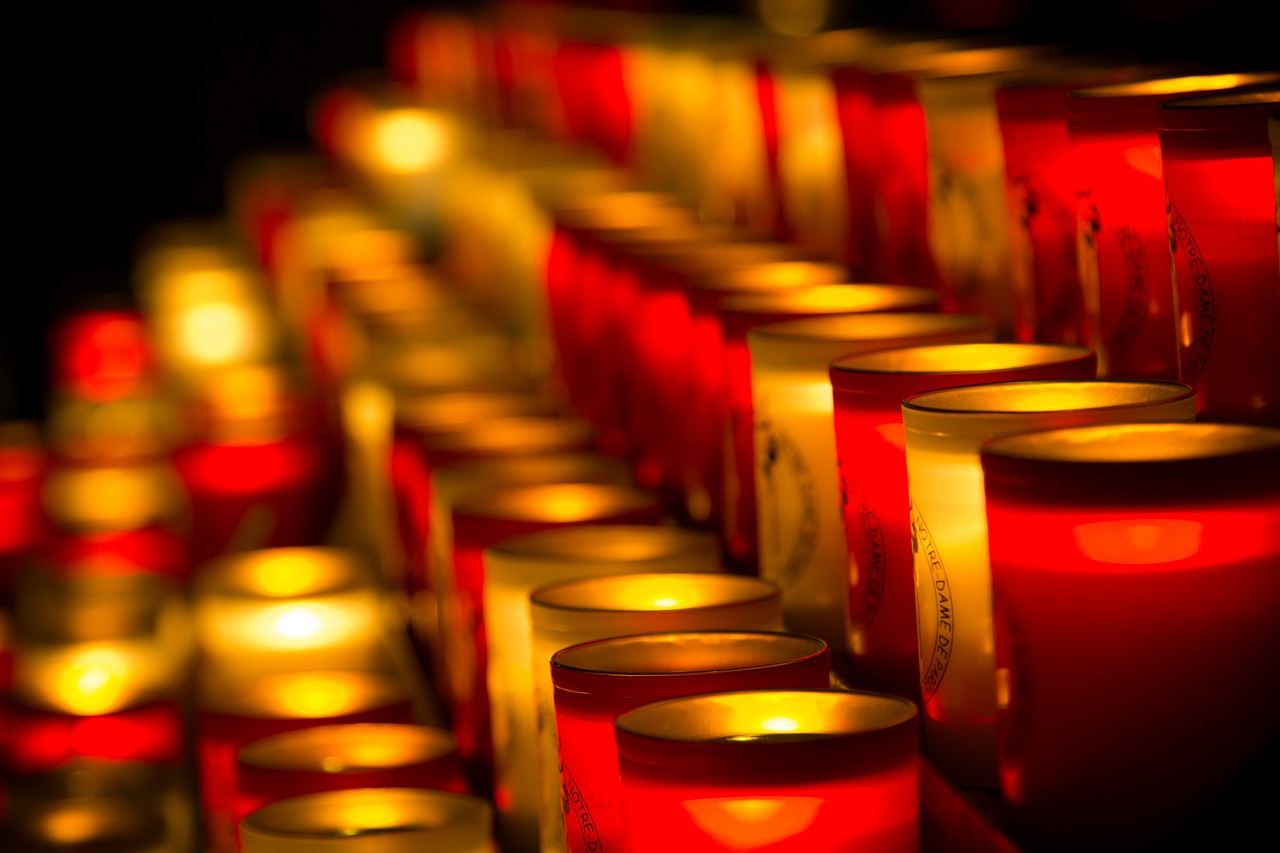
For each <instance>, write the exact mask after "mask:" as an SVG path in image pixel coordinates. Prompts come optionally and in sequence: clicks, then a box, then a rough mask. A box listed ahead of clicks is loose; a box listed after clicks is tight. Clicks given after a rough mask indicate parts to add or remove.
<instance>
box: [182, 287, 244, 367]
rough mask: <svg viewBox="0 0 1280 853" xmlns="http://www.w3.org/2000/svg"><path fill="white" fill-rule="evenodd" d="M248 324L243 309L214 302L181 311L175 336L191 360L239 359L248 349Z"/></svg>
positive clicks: (214, 362)
mask: <svg viewBox="0 0 1280 853" xmlns="http://www.w3.org/2000/svg"><path fill="white" fill-rule="evenodd" d="M249 325H250V324H249V320H248V317H247V316H246V314H245V312H244V311H241V310H237V308H236V307H235V306H233V305H229V304H227V303H225V302H213V303H209V304H206V305H199V306H196V307H193V308H189V309H187V310H186V311H184V312H183V313H182V315H181V319H180V321H179V324H178V336H179V340H180V341H181V345H182V348H183V349H184V350H185V351H186V353H187V355H188V356H189V357H190V358H191V359H192V360H193V361H196V362H200V363H206V364H222V363H225V362H228V361H235V360H237V359H239V358H242V357H244V355H245V354H246V353H248V352H249V351H250V350H251V348H252V338H253V336H252V334H251V332H250V329H249Z"/></svg>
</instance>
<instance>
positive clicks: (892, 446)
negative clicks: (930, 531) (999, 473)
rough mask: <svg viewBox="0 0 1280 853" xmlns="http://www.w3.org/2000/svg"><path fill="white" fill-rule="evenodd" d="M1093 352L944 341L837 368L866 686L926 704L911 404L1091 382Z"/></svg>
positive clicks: (840, 449) (857, 676) (855, 635)
mask: <svg viewBox="0 0 1280 853" xmlns="http://www.w3.org/2000/svg"><path fill="white" fill-rule="evenodd" d="M1096 372H1097V358H1096V356H1095V355H1094V353H1093V351H1092V350H1089V349H1086V348H1084V347H1068V346H1054V345H1035V344H943V345H938V346H926V347H909V348H905V349H896V350H886V351H883V352H878V353H870V354H867V355H854V356H848V357H845V358H839V359H836V360H835V361H833V362H832V363H831V372H830V373H831V387H832V393H833V396H834V401H835V435H836V464H837V467H838V470H839V476H840V495H841V505H842V507H843V510H844V526H845V536H846V540H847V542H848V546H849V565H850V567H851V569H852V571H851V577H850V587H849V618H850V634H851V640H850V643H849V654H850V657H849V673H848V677H849V679H850V684H851V685H852V686H853V687H856V688H858V689H867V690H882V691H885V692H888V693H895V694H898V695H900V696H906V697H909V698H911V699H914V700H916V701H919V696H920V673H919V663H920V654H919V644H918V642H917V636H916V592H915V573H914V569H913V556H912V550H913V546H912V537H911V519H910V514H909V513H908V511H907V504H908V497H907V462H906V456H905V452H904V442H905V437H904V435H903V426H902V400H903V398H904V397H908V396H910V395H912V394H918V393H920V392H922V391H930V390H936V389H939V388H950V387H954V386H957V385H973V384H979V383H983V382H1000V381H1013V380H1019V379H1090V378H1093V376H1094V375H1095V374H1096Z"/></svg>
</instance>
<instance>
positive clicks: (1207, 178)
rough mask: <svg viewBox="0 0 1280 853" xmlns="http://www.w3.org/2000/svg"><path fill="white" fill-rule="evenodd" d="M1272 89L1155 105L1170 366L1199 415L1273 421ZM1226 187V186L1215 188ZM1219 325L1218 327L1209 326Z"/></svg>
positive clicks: (1278, 410) (1279, 380)
mask: <svg viewBox="0 0 1280 853" xmlns="http://www.w3.org/2000/svg"><path fill="white" fill-rule="evenodd" d="M1277 110H1280V88H1277V87H1273V88H1271V89H1269V90H1266V91H1261V92H1256V93H1253V94H1240V95H1220V96H1217V97H1207V98H1191V99H1186V100H1175V101H1166V102H1164V103H1162V104H1161V105H1160V109H1159V110H1158V114H1159V126H1160V156H1161V162H1162V163H1163V166H1164V186H1165V193H1166V199H1167V201H1168V217H1169V236H1170V244H1171V245H1176V246H1177V247H1178V250H1177V251H1175V252H1174V253H1173V279H1174V285H1175V288H1176V292H1175V304H1176V305H1177V310H1178V318H1177V319H1178V370H1179V378H1180V380H1181V381H1182V382H1185V383H1186V384H1187V385H1190V386H1192V387H1193V388H1195V389H1196V394H1197V399H1198V401H1199V405H1200V417H1201V418H1202V419H1206V418H1207V419H1209V420H1225V421H1235V422H1247V423H1259V424H1266V425H1268V426H1280V371H1276V370H1274V369H1273V367H1274V365H1275V364H1276V363H1277V362H1280V347H1278V346H1277V345H1276V344H1275V342H1274V341H1273V340H1272V335H1271V334H1270V332H1269V330H1270V329H1273V328H1275V323H1276V322H1277V321H1278V320H1280V253H1278V252H1277V247H1276V245H1275V241H1274V240H1273V239H1272V235H1273V231H1274V227H1275V215H1274V214H1275V209H1276V208H1275V194H1274V187H1275V182H1274V179H1273V175H1274V171H1275V161H1274V159H1273V156H1272V150H1271V144H1272V143H1271V139H1270V137H1269V134H1268V130H1267V122H1268V120H1269V119H1270V117H1271V116H1272V115H1273V114H1274V113H1275V112H1276V111H1277ZM1226 187H1231V188H1232V190H1231V191H1230V192H1226V191H1225V188H1226ZM1215 329H1220V330H1221V331H1222V334H1215V333H1214V332H1215Z"/></svg>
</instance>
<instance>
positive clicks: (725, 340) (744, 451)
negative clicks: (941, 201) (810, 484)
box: [708, 284, 938, 574]
mask: <svg viewBox="0 0 1280 853" xmlns="http://www.w3.org/2000/svg"><path fill="white" fill-rule="evenodd" d="M937 303H938V295H937V293H936V292H935V291H932V290H927V289H925V288H922V287H906V286H902V285H892V284H891V285H883V284H831V285H813V286H810V287H787V288H785V289H774V290H768V291H764V292H760V293H742V294H734V295H726V296H725V297H724V298H723V299H722V300H720V302H719V305H718V306H717V309H716V311H717V314H718V316H719V320H720V325H721V334H722V349H723V355H722V361H723V378H722V380H721V382H722V384H723V386H724V387H725V389H726V397H727V402H726V404H725V407H724V409H723V410H722V411H721V412H720V413H718V414H719V417H720V418H721V420H719V421H718V422H716V423H713V424H710V425H709V426H708V434H709V435H711V434H713V435H715V436H718V439H717V442H716V444H715V446H716V447H717V448H718V453H717V455H718V456H720V457H722V458H723V459H724V460H725V462H726V463H730V462H731V463H732V464H731V466H730V467H729V468H727V469H725V473H724V478H723V485H722V488H723V490H724V497H723V502H724V507H725V509H724V526H723V537H724V541H725V550H726V552H727V554H728V557H729V561H730V564H731V565H732V566H733V567H734V568H735V569H736V570H739V571H743V572H745V573H747V574H755V573H756V572H757V571H758V565H757V564H758V561H759V553H758V551H759V548H758V542H757V539H758V532H757V529H756V528H757V524H758V521H757V517H756V505H757V503H758V497H757V495H756V475H755V470H756V459H755V444H756V439H755V415H754V411H753V408H752V400H751V395H752V381H751V356H750V352H749V345H748V335H749V333H750V332H751V330H752V329H755V328H757V327H759V326H766V325H769V324H772V323H778V322H782V321H784V320H799V319H803V318H807V317H823V316H827V315H834V314H874V313H883V312H905V311H930V310H932V309H933V308H934V307H935V306H936V305H937ZM854 348H855V349H856V346H855V347H854Z"/></svg>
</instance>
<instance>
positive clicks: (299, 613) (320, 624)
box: [271, 607, 324, 640]
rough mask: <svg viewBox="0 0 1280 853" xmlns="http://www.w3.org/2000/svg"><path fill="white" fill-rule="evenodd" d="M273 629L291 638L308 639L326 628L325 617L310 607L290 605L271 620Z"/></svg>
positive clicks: (282, 635)
mask: <svg viewBox="0 0 1280 853" xmlns="http://www.w3.org/2000/svg"><path fill="white" fill-rule="evenodd" d="M271 629H272V630H273V631H275V632H276V633H277V634H279V635H280V636H281V637H285V638H286V639H290V640H307V639H310V638H312V637H314V636H316V635H317V634H319V633H320V632H321V631H323V630H324V619H322V618H321V617H320V615H319V614H318V613H316V612H315V611H314V610H312V609H311V608H309V607H290V608H288V609H287V610H285V611H284V612H282V613H280V614H279V615H278V616H276V618H275V619H274V620H272V622H271Z"/></svg>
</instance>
